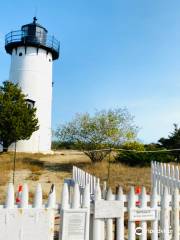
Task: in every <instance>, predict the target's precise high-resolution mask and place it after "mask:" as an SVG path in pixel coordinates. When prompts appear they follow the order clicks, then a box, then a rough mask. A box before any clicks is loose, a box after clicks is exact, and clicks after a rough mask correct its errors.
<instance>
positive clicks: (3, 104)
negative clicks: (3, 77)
mask: <svg viewBox="0 0 180 240" xmlns="http://www.w3.org/2000/svg"><path fill="white" fill-rule="evenodd" d="M35 113H36V109H35V108H34V107H29V106H28V104H27V102H26V99H25V95H24V94H23V93H22V92H21V89H20V88H19V87H18V86H17V85H15V84H13V83H11V82H9V81H5V82H3V86H1V87H0V143H1V144H2V145H3V151H7V149H8V147H9V145H10V144H12V143H13V142H17V141H18V140H25V139H29V138H30V137H31V135H32V133H33V132H34V131H36V130H38V128H39V127H38V119H37V118H36V116H35Z"/></svg>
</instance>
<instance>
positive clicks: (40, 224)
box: [0, 208, 54, 240]
mask: <svg viewBox="0 0 180 240" xmlns="http://www.w3.org/2000/svg"><path fill="white" fill-rule="evenodd" d="M0 226H1V234H0V240H5V239H6V240H12V239H13V240H19V239H26V240H32V239H38V240H49V239H51V240H52V239H53V235H54V210H52V209H42V210H41V209H35V208H34V209H0Z"/></svg>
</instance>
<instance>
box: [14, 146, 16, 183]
mask: <svg viewBox="0 0 180 240" xmlns="http://www.w3.org/2000/svg"><path fill="white" fill-rule="evenodd" d="M15 171H16V142H15V144H14V157H13V184H14V182H15Z"/></svg>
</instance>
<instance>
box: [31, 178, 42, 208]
mask: <svg viewBox="0 0 180 240" xmlns="http://www.w3.org/2000/svg"><path fill="white" fill-rule="evenodd" d="M33 206H34V208H42V187H41V184H40V183H38V184H37V187H36V191H35V197H34V204H33Z"/></svg>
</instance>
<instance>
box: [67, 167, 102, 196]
mask: <svg viewBox="0 0 180 240" xmlns="http://www.w3.org/2000/svg"><path fill="white" fill-rule="evenodd" d="M65 182H66V183H68V185H69V186H74V184H75V183H78V184H79V186H80V187H81V188H82V189H84V188H85V186H86V185H87V184H88V185H89V188H90V194H91V195H94V193H95V188H96V184H97V182H99V178H97V177H95V176H93V175H91V174H89V173H87V172H85V171H83V170H82V169H80V168H78V167H76V166H73V169H72V179H65Z"/></svg>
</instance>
